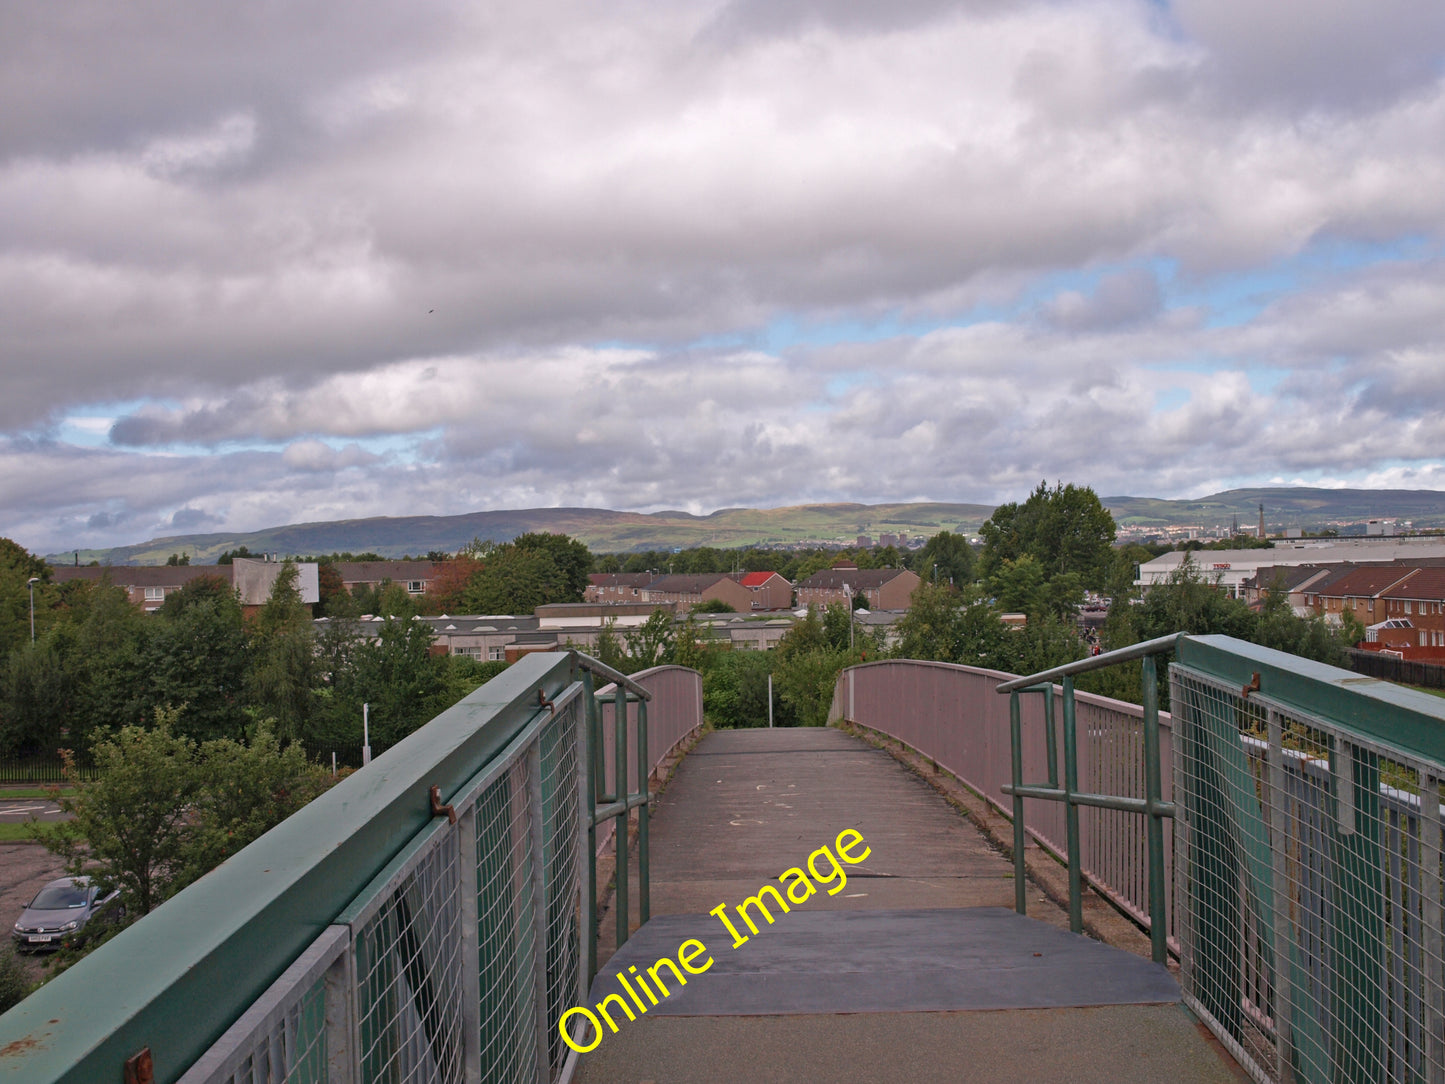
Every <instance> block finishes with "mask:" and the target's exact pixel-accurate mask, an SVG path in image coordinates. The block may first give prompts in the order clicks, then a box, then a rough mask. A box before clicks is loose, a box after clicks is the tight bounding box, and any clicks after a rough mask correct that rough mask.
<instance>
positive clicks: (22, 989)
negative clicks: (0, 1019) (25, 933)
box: [0, 945, 30, 1012]
mask: <svg viewBox="0 0 1445 1084" xmlns="http://www.w3.org/2000/svg"><path fill="white" fill-rule="evenodd" d="M28 993H30V977H29V976H28V975H26V974H25V968H24V967H22V966H21V964H20V961H19V960H17V959H16V958H15V952H14V950H12V949H11V948H10V947H9V946H8V945H7V946H5V947H0V1012H7V1011H8V1010H10V1009H11V1008H13V1007H14V1006H16V1005H18V1004H20V1002H21V1001H23V1000H24V999H25V995H26V994H28Z"/></svg>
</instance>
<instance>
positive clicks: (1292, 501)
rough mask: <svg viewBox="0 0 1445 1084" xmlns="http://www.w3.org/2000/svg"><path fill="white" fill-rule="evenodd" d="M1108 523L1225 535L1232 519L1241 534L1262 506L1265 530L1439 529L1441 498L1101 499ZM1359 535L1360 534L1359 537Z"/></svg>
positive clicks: (1351, 493)
mask: <svg viewBox="0 0 1445 1084" xmlns="http://www.w3.org/2000/svg"><path fill="white" fill-rule="evenodd" d="M1099 499H1100V501H1102V502H1103V505H1104V507H1105V508H1107V509H1109V511H1110V512H1112V513H1113V515H1114V522H1115V523H1117V524H1119V525H1120V526H1121V527H1122V526H1133V527H1146V528H1147V527H1169V526H1194V527H1202V528H1204V529H1205V530H1212V529H1214V528H1216V527H1218V528H1225V529H1227V528H1228V527H1230V526H1231V525H1232V523H1233V521H1234V518H1235V517H1236V516H1237V517H1238V518H1239V525H1240V527H1241V528H1242V529H1245V530H1249V529H1252V528H1254V527H1255V526H1257V525H1258V523H1259V506H1260V505H1261V504H1263V505H1264V523H1265V530H1266V531H1267V532H1269V533H1274V532H1277V531H1282V530H1284V529H1286V528H1290V527H1300V528H1303V529H1305V530H1321V529H1323V528H1326V527H1343V526H1346V525H1348V524H1360V523H1363V522H1364V521H1365V520H1369V519H1395V520H1401V521H1409V522H1410V523H1411V524H1412V525H1413V526H1414V527H1416V528H1417V529H1419V528H1439V527H1445V493H1442V492H1439V491H1437V490H1433V489H1307V488H1303V487H1299V488H1283V487H1281V488H1260V489H1231V490H1228V491H1227V492H1224V493H1215V494H1212V495H1211V496H1208V497H1201V498H1199V499H1198V500H1194V501H1162V500H1156V499H1154V498H1152V497H1101V498H1099ZM1361 533H1363V532H1361Z"/></svg>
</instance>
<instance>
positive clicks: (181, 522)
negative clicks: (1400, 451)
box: [171, 508, 222, 531]
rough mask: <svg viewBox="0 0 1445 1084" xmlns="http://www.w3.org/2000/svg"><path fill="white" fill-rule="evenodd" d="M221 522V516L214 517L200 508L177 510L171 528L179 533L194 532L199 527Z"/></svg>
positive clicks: (173, 514) (172, 516) (172, 515)
mask: <svg viewBox="0 0 1445 1084" xmlns="http://www.w3.org/2000/svg"><path fill="white" fill-rule="evenodd" d="M221 522H222V519H221V517H220V516H214V515H212V514H211V513H209V512H204V511H202V510H201V509H199V508H177V509H176V510H175V511H174V512H173V513H171V526H172V527H174V528H175V529H176V530H178V531H193V530H195V529H196V528H197V527H207V526H211V525H213V524H219V523H221Z"/></svg>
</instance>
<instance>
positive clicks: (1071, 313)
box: [1044, 268, 1163, 331]
mask: <svg viewBox="0 0 1445 1084" xmlns="http://www.w3.org/2000/svg"><path fill="white" fill-rule="evenodd" d="M1162 308H1163V297H1162V295H1161V294H1160V291H1159V280H1158V279H1157V278H1155V277H1154V273H1153V272H1152V271H1149V270H1148V269H1146V268H1133V269H1130V270H1128V271H1123V272H1120V273H1119V274H1116V275H1108V276H1106V277H1105V278H1104V279H1102V280H1101V281H1100V282H1099V285H1098V286H1097V287H1096V288H1095V290H1094V292H1093V294H1092V295H1089V296H1085V295H1083V294H1080V293H1077V292H1075V291H1069V292H1066V293H1063V294H1060V295H1059V296H1058V297H1056V298H1055V299H1054V300H1053V301H1051V302H1050V303H1049V304H1048V305H1047V306H1045V310H1044V311H1045V314H1046V315H1047V317H1048V319H1049V320H1050V321H1051V322H1052V323H1054V324H1055V325H1057V326H1058V327H1061V328H1065V329H1067V330H1070V331H1097V330H1100V329H1104V328H1114V327H1120V326H1123V325H1126V324H1132V323H1136V322H1138V321H1140V320H1147V319H1150V318H1152V317H1154V316H1157V315H1158V314H1159V312H1160V311H1161V309H1162Z"/></svg>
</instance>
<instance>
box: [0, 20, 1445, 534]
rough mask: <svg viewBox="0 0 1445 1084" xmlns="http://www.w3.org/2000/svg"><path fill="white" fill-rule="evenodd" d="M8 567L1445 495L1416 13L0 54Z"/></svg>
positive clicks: (472, 35)
mask: <svg viewBox="0 0 1445 1084" xmlns="http://www.w3.org/2000/svg"><path fill="white" fill-rule="evenodd" d="M5 28H6V33H5V34H4V35H0V82H3V85H4V88H5V100H6V101H7V102H12V103H23V108H18V107H17V108H13V109H8V110H5V111H4V113H3V115H0V287H3V288H0V359H3V362H0V364H3V374H4V394H3V395H0V508H3V509H4V518H3V522H0V534H3V535H5V536H8V537H12V538H14V539H15V540H16V541H18V542H20V543H21V544H22V545H24V546H25V547H27V548H29V549H31V550H34V551H38V552H56V551H59V550H61V549H64V548H91V547H108V546H115V545H120V544H125V543H134V542H137V541H141V540H144V539H149V538H153V537H157V536H161V535H168V534H184V533H191V532H198V531H234V532H243V531H248V530H255V529H260V528H263V527H267V526H273V525H278V524H286V523H299V522H306V521H325V520H337V519H345V518H361V517H368V516H400V515H450V514H456V513H460V512H467V511H471V510H475V509H503V508H528V507H538V506H543V507H546V506H558V505H565V506H582V507H605V508H617V509H626V510H636V511H653V510H658V509H666V508H680V509H685V510H688V511H691V512H697V513H707V512H711V511H713V510H715V509H718V508H723V507H734V506H750V507H778V506H784V505H794V504H803V503H811V502H819V501H839V500H845V501H860V502H866V503H874V502H881V501H907V500H933V501H958V502H978V503H997V502H999V501H1007V500H1019V499H1022V498H1023V497H1024V496H1026V495H1027V493H1028V492H1029V490H1030V489H1031V488H1032V487H1033V486H1034V485H1036V484H1037V483H1038V482H1039V481H1040V480H1048V481H1050V482H1052V481H1054V480H1059V479H1062V480H1065V481H1072V482H1075V483H1078V484H1080V485H1088V486H1092V487H1093V488H1094V489H1095V491H1096V492H1098V493H1099V494H1100V495H1107V494H1130V495H1136V496H1156V497H1162V498H1182V497H1197V496H1200V495H1204V494H1208V493H1214V492H1218V491H1221V490H1226V489H1230V488H1233V487H1236V486H1252V485H1306V486H1320V487H1355V488H1399V489H1429V490H1445V315H1442V314H1445V252H1442V241H1445V63H1442V58H1445V6H1442V5H1439V4H1434V3H1428V2H1425V0H1389V2H1387V3H1381V2H1379V0H1334V2H1331V3H1328V4H1320V3H1318V2H1315V0H1278V2H1277V3H1272V4H1269V5H1266V6H1263V7H1261V5H1258V4H1250V3H1246V2H1245V0H1062V2H1059V0H1036V2H1029V0H1024V2H1020V3H1017V4H1009V5H1001V4H996V3H993V2H990V0H968V2H962V3H958V4H952V5H945V4H939V3H935V2H933V0H903V2H897V0H891V2H888V3H884V2H882V0H863V2H861V3H855V4H846V5H820V4H813V3H807V2H804V0H769V2H767V3H763V2H761V0H723V2H719V0H677V2H674V3H669V4H666V5H655V4H645V5H644V4H622V5H609V6H605V7H598V6H596V5H579V4H572V3H567V2H565V0H530V2H528V3H526V4H523V3H518V2H516V0H500V2H497V3H489V4H485V5H483V4H477V3H465V2H460V0H419V2H418V3H417V4H413V5H408V6H407V7H405V8H397V9H390V8H386V7H384V6H383V7H375V6H361V7H357V6H355V5H344V4H339V3H336V2H335V0H302V2H300V3H297V4H292V5H286V6H285V7H280V8H278V7H273V6H265V5H261V6H254V5H253V6H251V7H244V8H239V9H234V10H233V9H217V8H212V7H209V6H206V5H193V6H190V7H184V6H183V7H180V8H177V7H175V6H174V5H163V4H159V3H154V2H151V0H140V2H137V3H133V4H127V5H122V6H119V7H118V6H116V5H114V4H104V3H101V2H100V0H77V2H76V3H73V4H66V5H26V4H17V5H9V6H7V9H6V15H5Z"/></svg>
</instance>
